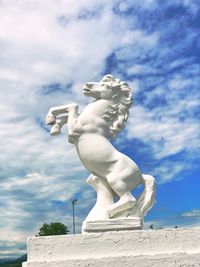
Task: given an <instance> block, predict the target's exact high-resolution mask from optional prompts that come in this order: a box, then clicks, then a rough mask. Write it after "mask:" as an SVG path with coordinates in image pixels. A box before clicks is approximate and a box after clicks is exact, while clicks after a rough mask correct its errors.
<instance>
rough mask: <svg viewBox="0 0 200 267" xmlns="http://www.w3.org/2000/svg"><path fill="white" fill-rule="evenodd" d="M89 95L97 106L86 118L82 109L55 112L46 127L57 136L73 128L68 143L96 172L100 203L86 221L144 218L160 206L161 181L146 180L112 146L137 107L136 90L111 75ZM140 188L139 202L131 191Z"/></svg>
mask: <svg viewBox="0 0 200 267" xmlns="http://www.w3.org/2000/svg"><path fill="white" fill-rule="evenodd" d="M83 94H84V95H85V96H89V97H93V98H94V101H93V102H91V103H89V104H88V105H87V106H86V107H85V109H84V110H83V111H82V112H81V113H80V114H79V112H78V109H79V106H78V105H77V104H68V105H64V106H59V107H53V108H51V109H50V110H49V112H48V114H47V117H46V123H47V124H48V125H51V126H52V128H51V135H57V134H59V133H60V131H61V128H62V126H63V125H64V124H67V128H68V140H69V142H70V143H72V144H74V145H75V147H76V150H77V153H78V155H79V158H80V160H81V162H82V164H83V165H84V166H85V168H86V169H87V170H88V171H89V172H90V173H91V175H90V176H89V178H88V179H87V182H88V183H89V184H90V185H92V187H94V189H95V190H96V191H97V202H96V205H95V206H94V208H93V209H92V210H91V212H90V213H89V215H88V217H87V218H86V221H95V220H110V219H115V218H131V217H140V218H143V217H144V215H145V214H146V212H147V211H148V210H149V209H150V208H151V206H152V205H153V203H154V199H155V179H154V178H153V177H152V176H150V175H143V174H142V173H141V172H140V169H139V168H138V166H137V165H136V163H135V162H134V161H133V160H132V159H130V158H129V157H127V156H126V155H124V154H122V153H121V152H119V151H118V150H116V149H115V148H114V146H113V145H112V144H111V143H110V141H109V139H112V138H115V137H116V135H117V133H118V132H120V131H121V130H122V129H123V128H124V127H125V123H126V121H127V119H128V114H129V109H130V107H131V103H132V93H131V90H130V87H129V86H128V84H127V83H125V82H123V81H121V80H119V79H116V78H115V77H113V76H112V75H105V76H104V77H103V78H102V79H101V80H100V81H99V82H88V83H86V84H85V85H84V86H83ZM140 184H143V185H144V191H143V193H142V194H141V195H140V196H139V198H138V199H136V198H135V197H134V196H133V194H132V193H131V191H132V190H134V189H135V188H136V187H137V186H138V185H140ZM116 197H117V198H118V199H117V201H114V199H116Z"/></svg>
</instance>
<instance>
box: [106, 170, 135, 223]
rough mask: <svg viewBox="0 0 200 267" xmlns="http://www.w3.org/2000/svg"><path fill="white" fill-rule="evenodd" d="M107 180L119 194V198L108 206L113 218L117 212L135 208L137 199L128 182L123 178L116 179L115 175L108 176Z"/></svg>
mask: <svg viewBox="0 0 200 267" xmlns="http://www.w3.org/2000/svg"><path fill="white" fill-rule="evenodd" d="M116 175H117V174H116ZM107 180H108V183H109V185H110V186H111V188H112V189H113V191H114V192H115V193H116V194H117V195H118V196H119V200H118V201H117V202H116V203H114V204H112V205H110V206H109V207H108V213H109V216H110V218H112V217H114V216H115V215H116V214H117V213H121V212H123V211H126V210H128V209H130V208H133V206H134V205H135V204H136V199H135V198H134V196H133V195H132V194H131V192H130V190H131V189H128V188H127V184H126V183H125V182H123V180H119V179H117V180H116V179H115V178H113V176H108V178H107Z"/></svg>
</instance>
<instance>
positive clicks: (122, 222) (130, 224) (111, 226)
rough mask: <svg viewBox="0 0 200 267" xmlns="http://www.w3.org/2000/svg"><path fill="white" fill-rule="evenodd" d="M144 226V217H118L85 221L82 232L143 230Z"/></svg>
mask: <svg viewBox="0 0 200 267" xmlns="http://www.w3.org/2000/svg"><path fill="white" fill-rule="evenodd" d="M142 228H143V219H142V218H139V217H135V218H117V219H109V220H98V221H84V222H83V225H82V233H83V234H85V233H98V232H101V233H102V232H110V231H131V230H141V229H142Z"/></svg>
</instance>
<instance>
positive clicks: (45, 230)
mask: <svg viewBox="0 0 200 267" xmlns="http://www.w3.org/2000/svg"><path fill="white" fill-rule="evenodd" d="M68 233H69V230H68V229H67V226H66V225H64V224H63V223H60V222H52V223H50V224H48V223H44V224H43V225H42V227H41V228H40V229H39V233H38V234H37V236H48V235H67V234H68Z"/></svg>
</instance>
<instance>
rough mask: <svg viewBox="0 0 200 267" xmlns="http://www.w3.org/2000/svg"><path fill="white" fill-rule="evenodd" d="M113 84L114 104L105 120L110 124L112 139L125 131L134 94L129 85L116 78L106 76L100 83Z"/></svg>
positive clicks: (106, 113)
mask: <svg viewBox="0 0 200 267" xmlns="http://www.w3.org/2000/svg"><path fill="white" fill-rule="evenodd" d="M105 81H106V82H111V87H112V88H114V90H113V100H114V101H113V102H114V103H113V104H112V105H111V106H110V108H109V109H107V110H106V111H105V114H104V116H103V118H104V119H105V120H106V121H107V122H108V123H109V124H110V127H109V133H110V137H111V138H115V137H116V135H117V134H118V133H119V132H120V131H121V130H123V129H124V127H125V125H126V121H127V119H128V115H129V109H130V107H131V104H132V93H131V89H130V87H129V85H128V84H127V83H125V82H123V81H121V80H119V79H116V78H115V77H114V76H112V75H110V74H108V75H105V76H104V77H103V78H102V79H101V81H100V82H105Z"/></svg>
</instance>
